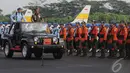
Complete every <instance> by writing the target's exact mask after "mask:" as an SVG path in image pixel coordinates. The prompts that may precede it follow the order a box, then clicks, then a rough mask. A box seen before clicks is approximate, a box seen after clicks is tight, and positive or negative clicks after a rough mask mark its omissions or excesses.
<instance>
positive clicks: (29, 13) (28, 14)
mask: <svg viewBox="0 0 130 73" xmlns="http://www.w3.org/2000/svg"><path fill="white" fill-rule="evenodd" d="M32 15H33V12H32V10H30V9H27V10H26V12H25V14H24V17H25V19H26V21H27V22H32Z"/></svg>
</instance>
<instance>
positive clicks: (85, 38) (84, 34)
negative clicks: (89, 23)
mask: <svg viewBox="0 0 130 73" xmlns="http://www.w3.org/2000/svg"><path fill="white" fill-rule="evenodd" d="M81 45H82V51H83V55H81V57H84V56H87V52H88V50H89V46H88V28H87V27H86V23H85V22H82V34H81Z"/></svg>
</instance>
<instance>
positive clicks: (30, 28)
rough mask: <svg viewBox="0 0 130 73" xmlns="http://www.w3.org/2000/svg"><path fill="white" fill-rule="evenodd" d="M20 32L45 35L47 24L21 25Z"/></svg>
mask: <svg viewBox="0 0 130 73" xmlns="http://www.w3.org/2000/svg"><path fill="white" fill-rule="evenodd" d="M21 26H22V32H32V33H33V32H34V33H35V32H40V33H47V32H46V30H47V27H48V24H46V23H23V24H22V25H21Z"/></svg>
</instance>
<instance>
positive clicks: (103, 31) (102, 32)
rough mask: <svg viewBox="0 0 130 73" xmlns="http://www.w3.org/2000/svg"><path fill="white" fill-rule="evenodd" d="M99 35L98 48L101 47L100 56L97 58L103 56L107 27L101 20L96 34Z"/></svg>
mask: <svg viewBox="0 0 130 73" xmlns="http://www.w3.org/2000/svg"><path fill="white" fill-rule="evenodd" d="M98 37H99V40H98V41H99V48H101V56H100V57H99V58H105V46H106V40H107V29H106V27H105V25H104V22H103V21H102V22H101V28H100V31H99V34H98Z"/></svg>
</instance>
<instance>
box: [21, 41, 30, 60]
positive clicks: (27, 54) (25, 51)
mask: <svg viewBox="0 0 130 73" xmlns="http://www.w3.org/2000/svg"><path fill="white" fill-rule="evenodd" d="M22 56H23V58H25V59H30V58H31V56H32V51H31V49H30V48H29V47H28V45H27V44H26V43H24V44H23V45H22Z"/></svg>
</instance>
